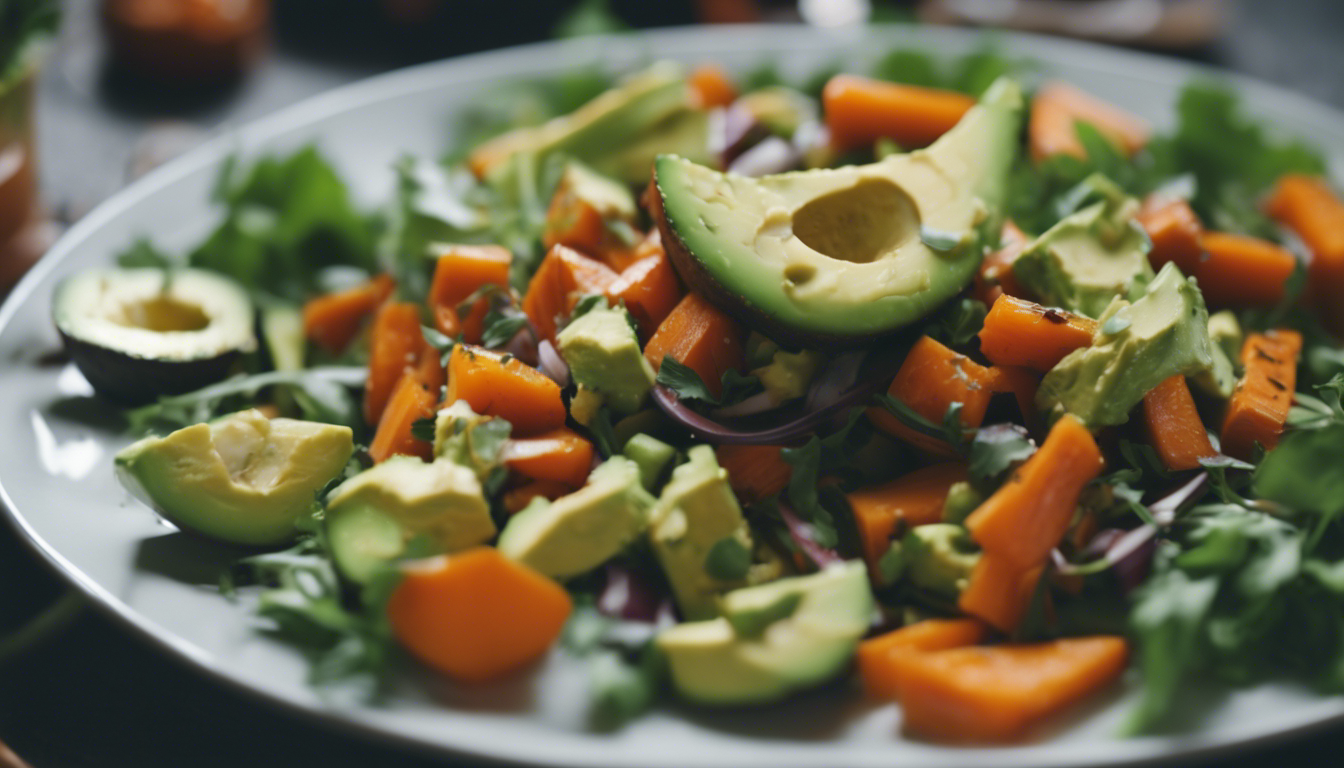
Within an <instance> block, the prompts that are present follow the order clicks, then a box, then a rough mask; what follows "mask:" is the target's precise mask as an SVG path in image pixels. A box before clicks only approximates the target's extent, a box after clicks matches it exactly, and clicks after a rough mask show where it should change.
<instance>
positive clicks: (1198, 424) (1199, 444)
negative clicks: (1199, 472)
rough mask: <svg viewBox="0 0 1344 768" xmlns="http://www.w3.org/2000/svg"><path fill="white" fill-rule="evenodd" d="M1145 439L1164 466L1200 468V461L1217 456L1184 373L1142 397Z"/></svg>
mask: <svg viewBox="0 0 1344 768" xmlns="http://www.w3.org/2000/svg"><path fill="white" fill-rule="evenodd" d="M1143 421H1144V424H1145V425H1146V426H1147V427H1148V439H1149V440H1151V441H1152V444H1153V448H1155V449H1156V450H1157V455H1158V456H1160V457H1162V463H1163V464H1164V465H1165V466H1166V468H1167V469H1170V470H1172V471H1180V470H1186V469H1199V460H1200V459H1208V458H1212V457H1213V456H1217V455H1218V452H1217V451H1215V450H1214V449H1213V443H1211V442H1210V441H1209V433H1208V432H1206V431H1205V430H1204V422H1202V421H1200V419H1199V411H1197V410H1195V399H1194V398H1193V397H1191V396H1190V387H1189V386H1188V385H1187V384H1186V383H1185V377H1184V376H1180V375H1177V376H1172V377H1171V378H1169V379H1167V380H1166V381H1164V382H1162V383H1161V384H1158V385H1157V386H1156V387H1154V388H1153V389H1152V390H1151V391H1150V392H1148V394H1146V395H1144V396H1143Z"/></svg>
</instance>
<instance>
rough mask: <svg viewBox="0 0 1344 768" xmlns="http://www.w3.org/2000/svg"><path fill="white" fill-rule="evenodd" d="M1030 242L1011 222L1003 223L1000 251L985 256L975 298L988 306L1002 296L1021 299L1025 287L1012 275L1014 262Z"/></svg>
mask: <svg viewBox="0 0 1344 768" xmlns="http://www.w3.org/2000/svg"><path fill="white" fill-rule="evenodd" d="M1030 242H1031V238H1029V237H1027V233H1025V232H1023V231H1022V230H1021V229H1018V226H1017V225H1016V224H1014V223H1013V222H1012V221H1005V222H1003V231H1002V232H1001V233H1000V235H999V248H998V250H996V251H993V252H991V253H989V254H987V255H986V256H985V260H984V261H983V262H981V264H980V271H979V272H977V273H976V275H975V291H974V292H975V297H976V298H977V299H979V300H981V301H983V302H984V303H985V304H987V305H989V306H993V305H994V302H995V301H996V300H997V299H998V298H999V297H1000V296H1002V295H1003V294H1005V293H1006V294H1008V295H1009V296H1022V295H1023V292H1024V291H1023V289H1022V285H1021V284H1020V283H1018V282H1017V278H1016V277H1014V276H1013V262H1015V261H1017V257H1018V256H1021V255H1022V251H1023V250H1024V249H1025V248H1026V247H1027V244H1028V243H1030Z"/></svg>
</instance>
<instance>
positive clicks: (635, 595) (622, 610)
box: [597, 563, 661, 624]
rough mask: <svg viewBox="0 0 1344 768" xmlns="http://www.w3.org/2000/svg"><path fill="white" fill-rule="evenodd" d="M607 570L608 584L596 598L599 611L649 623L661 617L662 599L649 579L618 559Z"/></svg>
mask: <svg viewBox="0 0 1344 768" xmlns="http://www.w3.org/2000/svg"><path fill="white" fill-rule="evenodd" d="M606 572H607V583H606V586H605V587H603V588H602V594H601V595H599V596H598V598H597V610H598V612H599V613H602V614H604V615H606V616H610V617H612V618H615V619H626V620H628V621H642V622H646V623H650V624H652V623H655V622H657V621H658V613H659V609H660V607H661V606H660V600H659V598H658V595H657V593H656V592H654V590H653V589H652V588H651V587H650V586H649V585H648V583H646V582H645V581H644V580H642V579H640V578H639V577H638V576H636V575H635V574H634V573H632V572H631V571H630V570H629V569H628V568H625V567H624V566H621V565H617V564H616V563H609V564H608V565H607V568H606Z"/></svg>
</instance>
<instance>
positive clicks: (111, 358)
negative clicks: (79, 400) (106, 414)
mask: <svg viewBox="0 0 1344 768" xmlns="http://www.w3.org/2000/svg"><path fill="white" fill-rule="evenodd" d="M60 334H61V342H62V343H63V344H64V346H65V353H66V355H67V356H68V357H69V358H70V359H71V361H73V362H74V364H75V365H76V366H77V367H78V368H79V372H80V373H82V374H84V378H86V379H88V381H89V384H91V385H92V386H93V389H94V391H96V392H97V393H98V394H100V395H102V396H104V397H106V398H108V399H109V400H114V401H116V402H118V403H121V404H122V405H146V404H148V403H152V402H154V401H155V400H158V399H159V398H160V397H166V396H170V395H182V394H186V393H187V392H195V391H196V390H198V389H200V388H201V387H205V386H208V385H210V384H213V383H215V382H217V381H222V380H223V379H225V378H227V377H228V375H229V374H230V373H231V372H232V371H233V369H234V366H235V365H236V364H237V362H238V360H239V358H240V357H242V352H241V351H240V350H236V349H235V350H230V351H228V352H224V353H222V354H219V355H216V356H214V357H209V358H201V359H200V360H154V359H151V358H145V357H136V356H135V355H128V354H126V353H124V352H118V351H116V350H114V349H108V348H107V347H100V346H98V345H97V344H91V343H89V342H87V341H83V340H81V339H79V338H76V337H74V336H71V335H70V334H67V333H66V332H65V331H60Z"/></svg>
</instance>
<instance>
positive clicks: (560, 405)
mask: <svg viewBox="0 0 1344 768" xmlns="http://www.w3.org/2000/svg"><path fill="white" fill-rule="evenodd" d="M444 400H445V402H447V403H449V404H451V403H455V402H457V401H458V400H465V401H467V403H468V404H469V405H470V406H471V409H472V410H473V411H475V412H477V413H479V414H483V415H489V416H498V417H499V418H501V419H506V420H508V421H509V423H511V424H512V425H513V433H514V434H515V435H517V436H518V437H530V436H533V435H539V434H541V433H543V432H549V431H551V430H554V429H559V428H560V427H563V426H564V425H565V404H564V402H563V401H562V400H561V399H560V386H559V385H558V384H556V383H555V382H554V381H551V380H550V379H549V378H547V377H546V375H545V374H543V373H542V372H540V371H538V370H537V369H536V368H533V367H532V366H530V365H526V364H524V363H522V362H519V361H518V360H517V359H516V358H515V359H509V360H508V361H507V362H506V361H505V360H504V355H501V354H498V353H496V352H491V351H490V350H487V349H482V348H481V347H473V346H471V345H469V344H458V345H457V346H455V347H453V352H452V355H450V356H449V358H448V392H447V395H446V397H445V398H444Z"/></svg>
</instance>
